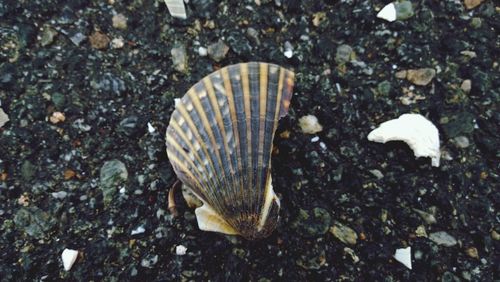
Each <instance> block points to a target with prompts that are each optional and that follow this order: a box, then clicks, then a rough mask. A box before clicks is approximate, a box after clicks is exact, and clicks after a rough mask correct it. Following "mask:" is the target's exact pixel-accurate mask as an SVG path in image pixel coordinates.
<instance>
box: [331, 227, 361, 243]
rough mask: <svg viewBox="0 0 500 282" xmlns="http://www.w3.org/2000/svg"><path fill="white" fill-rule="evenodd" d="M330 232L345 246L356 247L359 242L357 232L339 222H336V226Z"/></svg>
mask: <svg viewBox="0 0 500 282" xmlns="http://www.w3.org/2000/svg"><path fill="white" fill-rule="evenodd" d="M330 232H331V233H332V234H333V236H335V238H337V239H339V240H340V241H341V242H342V243H344V244H348V245H356V242H357V240H358V234H356V231H354V230H352V229H351V228H350V227H348V226H346V225H343V224H341V223H339V222H336V223H335V225H334V226H333V227H331V228H330Z"/></svg>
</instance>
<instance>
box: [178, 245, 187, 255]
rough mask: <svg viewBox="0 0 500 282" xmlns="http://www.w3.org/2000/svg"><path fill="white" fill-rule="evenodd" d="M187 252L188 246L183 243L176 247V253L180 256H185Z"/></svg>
mask: <svg viewBox="0 0 500 282" xmlns="http://www.w3.org/2000/svg"><path fill="white" fill-rule="evenodd" d="M186 252H187V248H186V247H185V246H183V245H178V246H176V247H175V254H176V255H178V256H183V255H185V254H186Z"/></svg>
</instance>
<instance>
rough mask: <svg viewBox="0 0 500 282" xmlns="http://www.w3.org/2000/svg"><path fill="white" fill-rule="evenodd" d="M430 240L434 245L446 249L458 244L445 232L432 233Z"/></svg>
mask: <svg viewBox="0 0 500 282" xmlns="http://www.w3.org/2000/svg"><path fill="white" fill-rule="evenodd" d="M429 239H430V240H431V241H433V242H434V243H436V244H438V245H441V246H445V247H453V246H455V245H456V244H457V240H456V239H455V238H454V237H453V236H451V235H450V234H448V233H447V232H445V231H438V232H434V233H431V234H430V235H429Z"/></svg>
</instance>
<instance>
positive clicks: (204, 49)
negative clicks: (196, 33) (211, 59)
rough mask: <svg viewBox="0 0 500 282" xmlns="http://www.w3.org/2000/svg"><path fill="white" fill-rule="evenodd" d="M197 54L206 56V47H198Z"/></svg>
mask: <svg viewBox="0 0 500 282" xmlns="http://www.w3.org/2000/svg"><path fill="white" fill-rule="evenodd" d="M198 55H200V56H201V57H206V56H207V55H208V50H207V48H205V47H203V46H200V47H198Z"/></svg>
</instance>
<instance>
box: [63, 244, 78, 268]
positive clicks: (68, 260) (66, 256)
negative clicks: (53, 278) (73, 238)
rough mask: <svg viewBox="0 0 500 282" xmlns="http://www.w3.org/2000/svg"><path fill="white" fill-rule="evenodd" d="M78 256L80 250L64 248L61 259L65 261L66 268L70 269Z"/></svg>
mask: <svg viewBox="0 0 500 282" xmlns="http://www.w3.org/2000/svg"><path fill="white" fill-rule="evenodd" d="M77 258H78V251H77V250H72V249H64V251H63V252H62V254H61V259H62V261H63V266H64V270H66V271H70V270H71V267H73V264H75V261H76V259H77Z"/></svg>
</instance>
